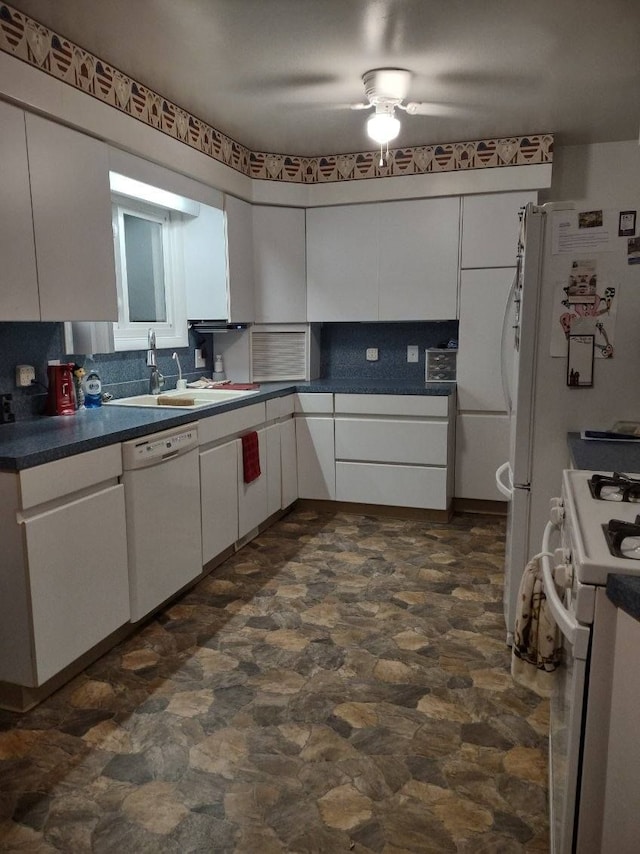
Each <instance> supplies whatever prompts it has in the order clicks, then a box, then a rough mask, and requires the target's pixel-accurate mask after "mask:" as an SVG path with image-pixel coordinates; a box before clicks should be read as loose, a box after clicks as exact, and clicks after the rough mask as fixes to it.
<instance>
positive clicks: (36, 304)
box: [0, 102, 40, 320]
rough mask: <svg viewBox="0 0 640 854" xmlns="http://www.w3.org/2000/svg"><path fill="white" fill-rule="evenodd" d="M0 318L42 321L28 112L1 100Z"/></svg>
mask: <svg viewBox="0 0 640 854" xmlns="http://www.w3.org/2000/svg"><path fill="white" fill-rule="evenodd" d="M0 145H1V147H2V157H0V257H1V258H2V272H1V273H0V320H40V301H39V299H38V274H37V270H36V250H35V244H34V242H33V219H32V216H31V195H30V192H29V164H28V161H27V142H26V134H25V123H24V112H23V111H22V110H19V109H17V108H16V107H12V106H10V105H9V104H4V103H2V102H0Z"/></svg>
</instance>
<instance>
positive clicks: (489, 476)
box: [455, 412, 509, 501]
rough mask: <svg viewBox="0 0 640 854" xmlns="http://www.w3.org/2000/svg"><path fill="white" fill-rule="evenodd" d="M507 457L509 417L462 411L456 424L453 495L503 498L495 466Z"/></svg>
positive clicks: (486, 498)
mask: <svg viewBox="0 0 640 854" xmlns="http://www.w3.org/2000/svg"><path fill="white" fill-rule="evenodd" d="M508 456H509V416H508V415H488V414H486V415H485V414H483V413H475V412H469V413H462V414H461V415H459V416H458V419H457V427H456V466H455V496H456V498H475V499H484V500H487V501H504V496H503V495H501V493H500V492H498V489H497V487H496V479H495V474H496V469H497V468H498V466H500V465H501V464H502V463H503V462H504V461H505V459H507V457H508Z"/></svg>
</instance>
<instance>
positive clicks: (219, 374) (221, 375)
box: [213, 354, 227, 382]
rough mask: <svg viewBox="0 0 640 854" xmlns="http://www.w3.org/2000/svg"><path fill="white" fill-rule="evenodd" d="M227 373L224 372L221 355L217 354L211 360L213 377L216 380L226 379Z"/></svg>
mask: <svg viewBox="0 0 640 854" xmlns="http://www.w3.org/2000/svg"><path fill="white" fill-rule="evenodd" d="M226 378H227V375H226V374H225V372H224V362H223V361H222V356H221V355H219V354H218V355H217V356H216V357H215V359H214V362H213V379H214V380H216V381H217V382H220V381H221V380H226Z"/></svg>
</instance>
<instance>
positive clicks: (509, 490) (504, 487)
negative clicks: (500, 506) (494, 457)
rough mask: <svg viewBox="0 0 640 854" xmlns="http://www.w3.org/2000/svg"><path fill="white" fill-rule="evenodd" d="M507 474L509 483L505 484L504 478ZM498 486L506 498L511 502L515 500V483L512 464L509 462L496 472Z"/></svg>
mask: <svg viewBox="0 0 640 854" xmlns="http://www.w3.org/2000/svg"><path fill="white" fill-rule="evenodd" d="M505 472H506V476H507V481H508V482H507V483H505V482H504V480H503V476H504V474H505ZM496 486H497V487H498V490H499V491H500V492H501V493H502V494H503V495H504V497H505V498H508V499H509V500H511V499H512V498H513V481H512V479H511V464H510V463H509V460H507V462H506V463H502V465H501V466H500V467H499V468H498V469H497V470H496Z"/></svg>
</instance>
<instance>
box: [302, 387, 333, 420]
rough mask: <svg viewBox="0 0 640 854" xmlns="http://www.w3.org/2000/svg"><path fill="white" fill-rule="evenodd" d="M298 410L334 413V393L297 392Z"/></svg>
mask: <svg viewBox="0 0 640 854" xmlns="http://www.w3.org/2000/svg"><path fill="white" fill-rule="evenodd" d="M295 411H296V412H328V413H330V414H333V395H332V394H326V393H325V392H319V393H317V394H316V393H315V392H307V391H305V392H300V393H299V394H296V410H295Z"/></svg>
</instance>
